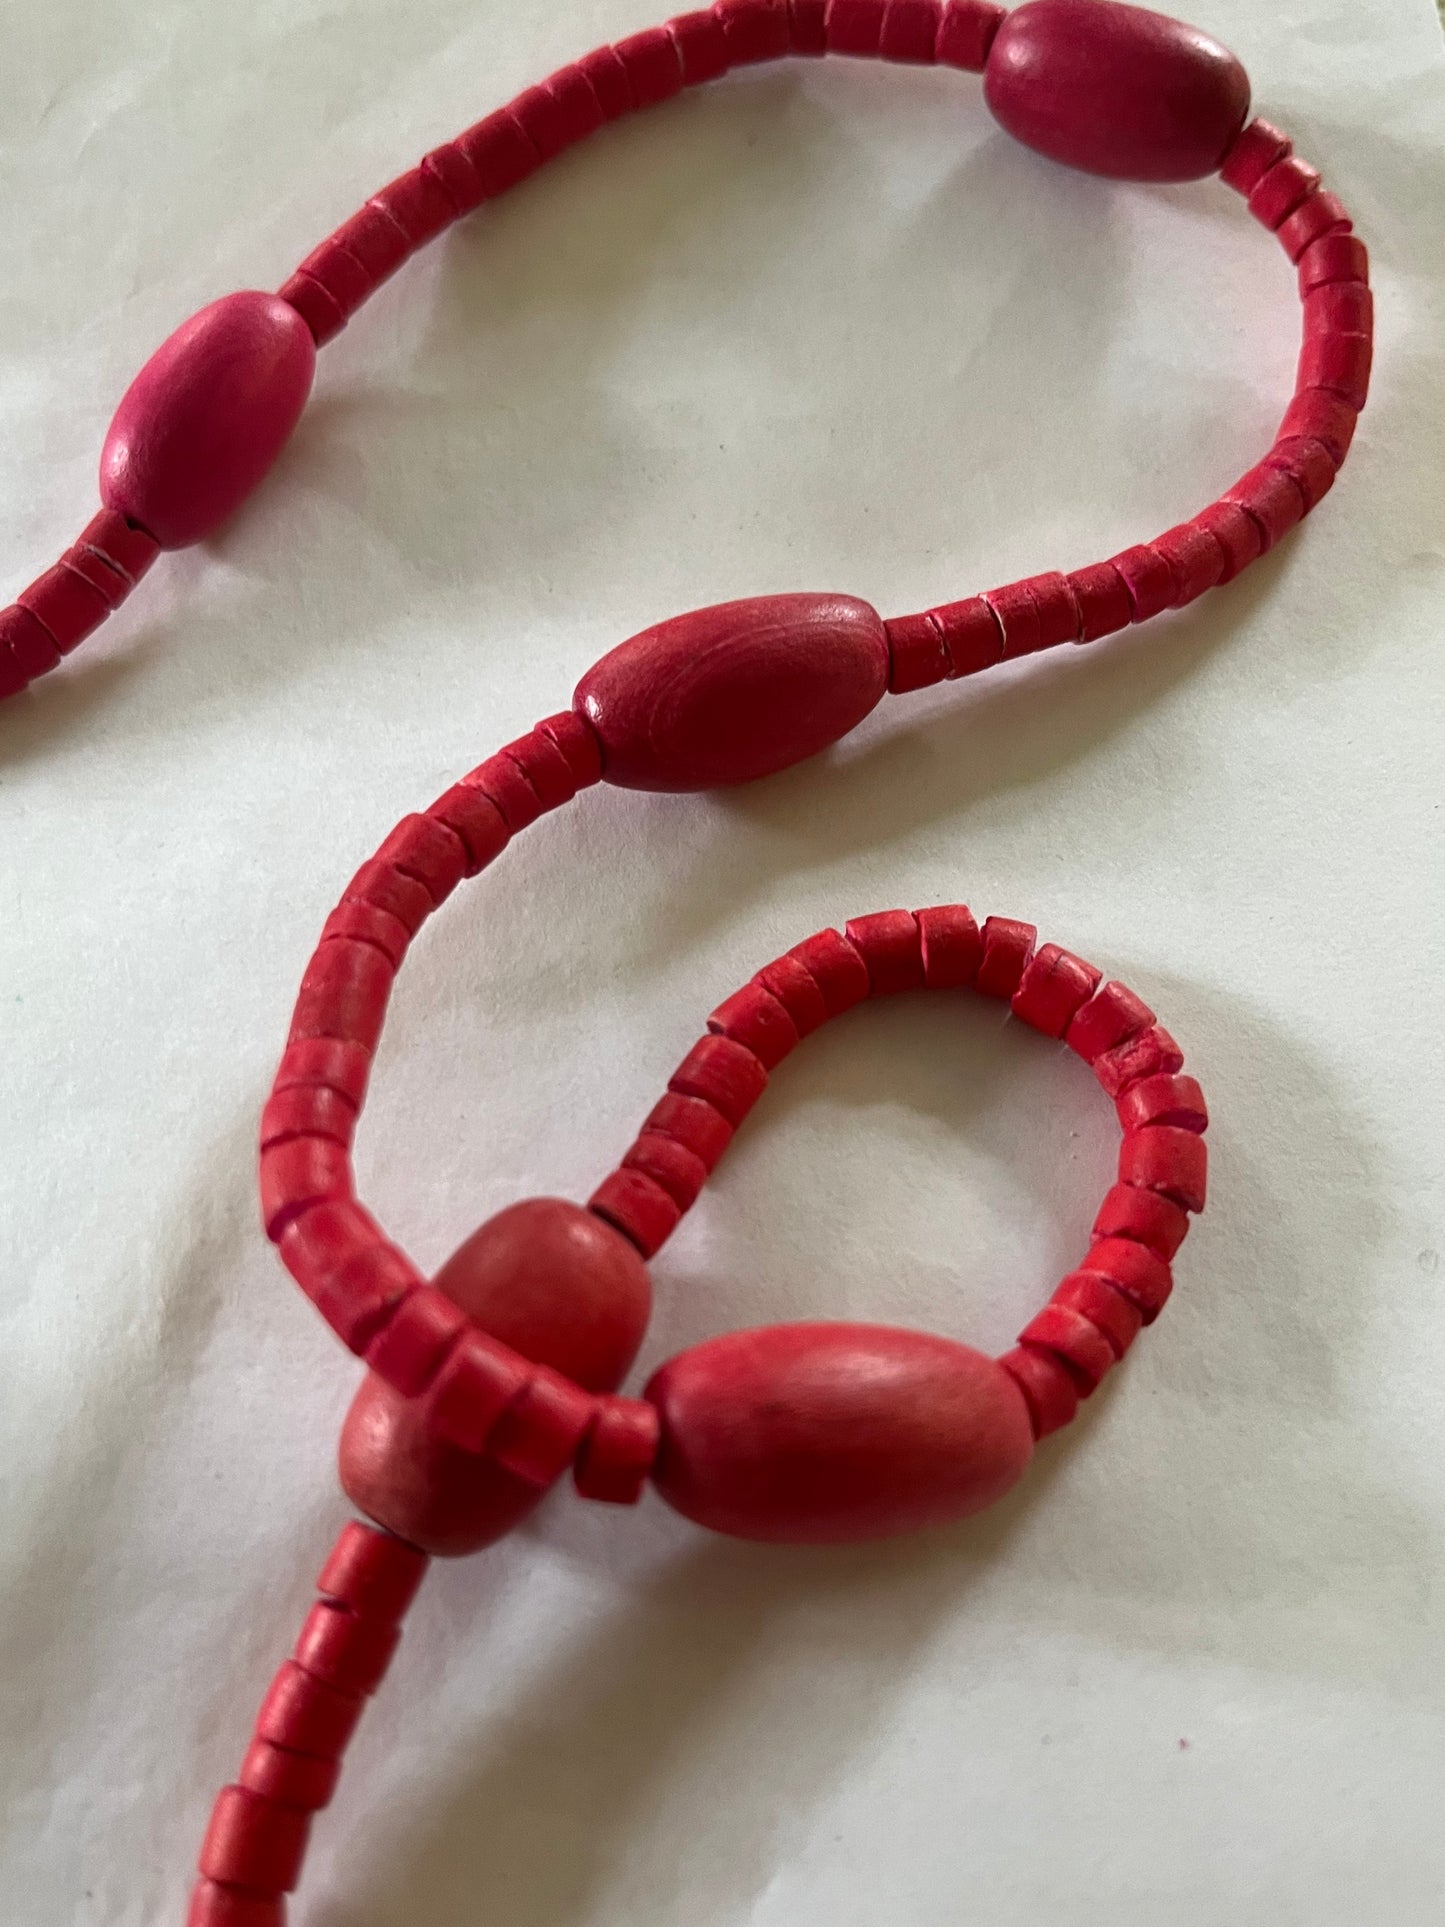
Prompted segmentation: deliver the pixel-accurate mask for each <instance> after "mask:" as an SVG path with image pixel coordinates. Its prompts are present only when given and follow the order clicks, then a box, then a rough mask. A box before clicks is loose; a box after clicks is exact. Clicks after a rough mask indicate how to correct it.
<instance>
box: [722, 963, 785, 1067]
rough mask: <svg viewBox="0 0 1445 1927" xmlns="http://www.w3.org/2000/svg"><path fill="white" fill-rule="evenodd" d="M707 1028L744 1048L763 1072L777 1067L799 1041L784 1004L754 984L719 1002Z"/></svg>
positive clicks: (759, 985)
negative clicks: (754, 1058) (756, 1061)
mask: <svg viewBox="0 0 1445 1927" xmlns="http://www.w3.org/2000/svg"><path fill="white" fill-rule="evenodd" d="M707 1027H708V1029H709V1030H711V1031H715V1032H717V1034H718V1035H719V1036H721V1037H731V1038H732V1040H733V1041H734V1043H737V1044H743V1045H745V1046H746V1048H747V1049H748V1050H750V1051H751V1052H752V1054H753V1056H754V1057H756V1058H757V1059H758V1061H759V1063H760V1064H762V1066H763V1068H764V1069H765V1070H772V1068H773V1067H774V1065H776V1064H781V1063H782V1061H783V1059H784V1058H785V1057H786V1056H787V1054H788V1052H789V1051H790V1050H792V1049H794V1048H795V1046H796V1045H797V1043H798V1042H799V1036H798V1027H797V1025H796V1024H795V1023H794V1022H793V1020H792V1018H791V1016H790V1015H789V1014H788V1008H787V1006H786V1004H784V1003H783V1002H782V1001H781V999H779V998H777V997H775V996H774V995H773V993H772V991H770V990H767V989H765V988H764V987H763V985H761V984H759V983H757V982H753V983H749V984H744V986H743V988H742V989H741V990H737V991H734V992H733V994H732V996H731V997H729V998H727V999H726V1000H725V1001H724V1002H723V1003H720V1004H719V1005H718V1007H717V1009H716V1010H715V1011H714V1012H713V1013H712V1015H711V1017H709V1018H708V1020H707Z"/></svg>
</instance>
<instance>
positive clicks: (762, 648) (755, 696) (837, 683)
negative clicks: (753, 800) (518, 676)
mask: <svg viewBox="0 0 1445 1927" xmlns="http://www.w3.org/2000/svg"><path fill="white" fill-rule="evenodd" d="M888 661H889V657H888V637H887V634H886V633H885V631H884V627H883V620H882V618H881V617H880V616H879V615H878V613H877V611H876V610H874V609H871V608H869V606H868V604H867V603H866V602H859V601H857V600H855V598H853V597H852V596H826V595H779V596H758V597H755V598H753V599H752V600H750V601H745V602H724V603H719V604H717V605H716V606H715V607H713V608H709V609H696V610H694V611H693V612H692V613H691V614H690V615H684V616H675V617H674V618H673V619H672V620H671V621H669V622H660V623H658V624H657V626H656V627H655V628H652V629H645V630H643V632H642V633H641V635H636V636H633V637H632V639H631V640H630V641H628V642H624V643H622V644H621V645H620V646H619V647H618V648H616V649H614V650H612V651H611V652H610V653H609V654H608V655H605V656H604V657H603V658H602V660H601V661H600V662H598V663H595V664H594V665H593V667H592V668H591V669H589V670H588V672H587V674H586V675H585V676H584V677H583V678H582V680H581V682H580V683H579V684H578V685H577V691H576V694H575V695H574V697H573V699H572V701H573V707H574V708H575V709H577V710H578V711H579V712H580V713H581V714H582V715H584V716H586V717H587V719H588V720H589V721H590V722H591V723H592V725H593V727H594V728H595V729H596V731H597V735H598V737H599V739H600V741H601V744H602V774H603V777H604V779H605V780H606V781H607V782H609V783H618V784H620V785H621V786H622V787H623V788H624V789H635V790H704V789H712V788H714V787H718V786H724V785H729V784H734V783H749V782H751V781H752V780H753V779H754V778H755V777H759V776H768V775H771V774H772V773H773V772H774V771H775V770H780V769H786V768H788V766H789V765H790V764H792V763H798V762H801V761H802V760H803V758H804V757H807V756H813V755H815V754H816V753H817V752H818V751H819V750H821V749H826V748H827V746H828V744H829V743H835V742H837V740H838V738H839V737H840V736H845V735H847V733H848V731H849V730H850V729H852V728H853V727H854V726H855V725H856V724H858V723H860V722H861V721H862V720H863V718H864V717H865V716H866V715H867V714H868V712H869V710H871V709H872V708H873V707H874V705H875V704H876V703H877V702H878V700H879V698H880V697H881V696H882V695H883V693H884V691H885V690H886V688H887V686H888Z"/></svg>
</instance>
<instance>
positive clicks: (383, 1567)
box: [316, 1519, 429, 1625]
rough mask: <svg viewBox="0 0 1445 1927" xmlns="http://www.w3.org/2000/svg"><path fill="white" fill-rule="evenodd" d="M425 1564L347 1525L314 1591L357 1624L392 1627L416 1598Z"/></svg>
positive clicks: (387, 1538)
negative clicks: (370, 1621) (357, 1618)
mask: <svg viewBox="0 0 1445 1927" xmlns="http://www.w3.org/2000/svg"><path fill="white" fill-rule="evenodd" d="M428 1564H429V1561H428V1559H427V1556H426V1554H425V1553H424V1552H422V1551H420V1550H418V1548H417V1547H416V1546H409V1545H408V1544H407V1543H406V1541H405V1540H404V1539H398V1538H396V1537H395V1536H394V1535H393V1534H392V1533H390V1532H383V1531H382V1530H381V1528H380V1527H379V1526H373V1525H367V1524H363V1522H362V1521H361V1520H360V1519H353V1520H352V1521H351V1522H350V1524H349V1525H347V1526H346V1528H345V1529H344V1530H343V1532H342V1533H341V1536H340V1537H339V1538H338V1539H337V1541H336V1544H335V1545H334V1546H333V1547H332V1548H331V1551H330V1553H329V1554H328V1555H327V1559H326V1564H325V1565H324V1566H323V1567H322V1568H321V1572H320V1576H319V1577H318V1579H317V1581H316V1590H317V1592H318V1593H320V1595H321V1597H322V1598H323V1599H334V1600H336V1601H337V1602H338V1604H340V1605H343V1606H349V1607H350V1608H351V1610H352V1611H353V1612H357V1613H360V1614H361V1615H362V1617H363V1618H366V1619H373V1620H376V1621H378V1622H380V1623H382V1624H385V1625H397V1624H399V1623H400V1622H401V1620H402V1619H403V1618H404V1617H405V1614H406V1610H407V1608H408V1607H409V1606H410V1605H411V1602H412V1600H413V1599H415V1598H416V1595H417V1589H418V1588H419V1587H420V1585H421V1582H422V1580H423V1579H424V1578H425V1577H426V1569H427V1566H428Z"/></svg>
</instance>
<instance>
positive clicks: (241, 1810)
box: [198, 1786, 311, 1894]
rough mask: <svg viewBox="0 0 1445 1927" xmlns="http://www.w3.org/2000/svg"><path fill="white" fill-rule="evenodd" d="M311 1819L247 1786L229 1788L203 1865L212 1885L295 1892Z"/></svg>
mask: <svg viewBox="0 0 1445 1927" xmlns="http://www.w3.org/2000/svg"><path fill="white" fill-rule="evenodd" d="M310 1826H311V1816H310V1814H308V1813H305V1812H303V1811H302V1810H301V1809H300V1808H299V1807H283V1806H281V1805H280V1804H279V1803H278V1802H277V1801H275V1800H268V1799H266V1798H265V1796H264V1795H262V1794H259V1793H252V1792H250V1791H249V1790H248V1789H247V1788H245V1787H240V1786H228V1787H223V1788H222V1789H221V1791H220V1792H219V1793H218V1794H217V1795H216V1804H215V1806H214V1807H213V1808H212V1809H211V1823H210V1825H209V1826H208V1827H207V1829H206V1837H205V1840H204V1842H203V1843H202V1846H201V1853H200V1859H199V1862H198V1865H199V1867H200V1870H201V1872H202V1873H203V1874H204V1875H205V1876H206V1878H207V1879H208V1880H215V1881H220V1882H224V1883H226V1884H228V1885H231V1886H236V1887H246V1888H249V1889H250V1890H251V1891H252V1892H255V1893H261V1894H284V1893H289V1892H290V1891H291V1889H292V1888H293V1887H294V1886H295V1885H296V1882H297V1880H298V1879H299V1878H300V1876H301V1862H302V1860H303V1858H304V1857H305V1853H306V1838H307V1834H308V1833H309V1831H310Z"/></svg>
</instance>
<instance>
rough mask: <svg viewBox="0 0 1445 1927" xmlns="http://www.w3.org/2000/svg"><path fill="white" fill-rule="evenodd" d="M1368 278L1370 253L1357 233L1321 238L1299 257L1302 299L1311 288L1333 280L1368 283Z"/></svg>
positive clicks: (1320, 286)
mask: <svg viewBox="0 0 1445 1927" xmlns="http://www.w3.org/2000/svg"><path fill="white" fill-rule="evenodd" d="M1369 278H1370V255H1369V250H1368V249H1367V248H1366V246H1365V244H1364V242H1363V241H1362V240H1361V239H1360V237H1359V235H1358V234H1338V233H1335V234H1326V235H1322V236H1320V237H1318V238H1317V239H1316V240H1314V241H1312V242H1311V243H1310V244H1309V246H1308V247H1307V248H1306V249H1305V250H1304V252H1303V253H1302V254H1301V255H1300V257H1299V291H1300V296H1301V298H1303V297H1304V296H1305V295H1307V294H1308V293H1309V292H1310V290H1311V288H1323V287H1326V286H1328V284H1329V283H1330V282H1332V281H1368V280H1369Z"/></svg>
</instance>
